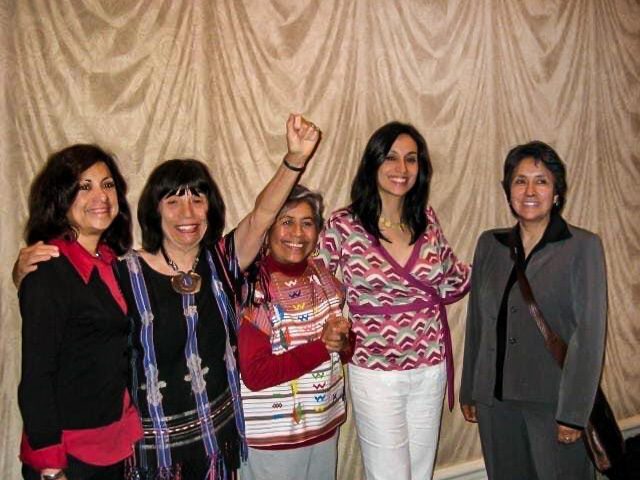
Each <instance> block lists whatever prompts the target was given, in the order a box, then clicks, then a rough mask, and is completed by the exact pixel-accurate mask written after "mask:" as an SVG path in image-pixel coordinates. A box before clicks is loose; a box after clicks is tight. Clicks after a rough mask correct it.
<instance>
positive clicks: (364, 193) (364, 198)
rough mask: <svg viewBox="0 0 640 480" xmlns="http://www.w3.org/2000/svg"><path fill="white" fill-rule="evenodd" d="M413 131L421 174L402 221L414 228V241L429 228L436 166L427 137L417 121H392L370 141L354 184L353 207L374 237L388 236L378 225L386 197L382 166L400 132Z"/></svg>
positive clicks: (357, 216) (405, 203) (406, 200)
mask: <svg viewBox="0 0 640 480" xmlns="http://www.w3.org/2000/svg"><path fill="white" fill-rule="evenodd" d="M403 134H404V135H409V136H410V137H411V138H412V139H413V140H414V141H415V142H416V145H417V146H418V178H417V179H416V183H415V185H414V186H413V187H412V188H411V190H409V191H408V192H407V194H406V195H405V197H404V201H403V203H402V222H403V223H404V224H406V225H407V226H408V227H409V229H410V230H411V243H412V244H413V243H415V242H416V240H417V239H418V238H419V237H420V236H421V235H422V234H423V233H424V232H425V230H426V229H427V215H426V213H425V210H426V206H427V201H428V200H429V186H430V183H431V175H432V173H433V169H432V167H431V159H430V157H429V149H428V147H427V142H426V141H425V139H424V137H423V136H422V135H421V134H420V132H418V130H416V128H415V127H414V126H413V125H410V124H408V123H400V122H390V123H387V124H386V125H383V126H382V127H380V128H379V129H378V130H376V131H375V132H374V133H373V135H371V138H370V139H369V141H368V142H367V146H366V147H365V149H364V153H363V154H362V159H361V160H360V166H359V167H358V171H357V173H356V176H355V178H354V179H353V183H352V184H351V205H350V206H349V210H350V211H351V212H352V213H353V214H354V215H355V217H356V218H357V219H358V220H359V221H360V223H361V224H362V226H363V227H364V228H365V230H366V231H367V232H369V233H370V234H372V235H373V236H374V237H376V238H378V239H380V238H384V236H383V235H382V233H381V232H380V227H379V226H378V220H379V218H380V213H381V212H382V200H381V199H380V192H379V191H378V169H379V168H380V165H382V163H383V162H384V161H385V158H386V156H387V154H388V153H389V150H391V146H392V145H393V143H394V142H395V141H396V139H397V138H398V137H399V136H400V135H403Z"/></svg>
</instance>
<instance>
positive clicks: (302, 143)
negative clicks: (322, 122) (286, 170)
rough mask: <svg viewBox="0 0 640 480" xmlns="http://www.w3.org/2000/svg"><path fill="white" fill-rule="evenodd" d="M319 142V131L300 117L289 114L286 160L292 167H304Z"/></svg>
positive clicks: (311, 123)
mask: <svg viewBox="0 0 640 480" xmlns="http://www.w3.org/2000/svg"><path fill="white" fill-rule="evenodd" d="M319 141H320V129H319V128H318V127H316V125H315V124H314V123H313V122H310V121H309V120H306V119H305V118H304V117H303V116H302V115H298V114H293V113H292V114H290V115H289V118H288V119H287V155H286V157H285V158H286V160H287V162H288V163H289V164H291V165H293V166H294V167H300V168H302V167H304V165H305V164H306V162H307V160H309V158H310V157H311V155H312V154H313V152H314V151H315V149H316V147H317V145H318V142H319Z"/></svg>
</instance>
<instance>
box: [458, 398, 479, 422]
mask: <svg viewBox="0 0 640 480" xmlns="http://www.w3.org/2000/svg"><path fill="white" fill-rule="evenodd" d="M460 410H462V416H463V417H464V419H465V420H466V421H467V422H471V423H478V415H477V410H476V406H475V405H468V404H464V403H461V404H460Z"/></svg>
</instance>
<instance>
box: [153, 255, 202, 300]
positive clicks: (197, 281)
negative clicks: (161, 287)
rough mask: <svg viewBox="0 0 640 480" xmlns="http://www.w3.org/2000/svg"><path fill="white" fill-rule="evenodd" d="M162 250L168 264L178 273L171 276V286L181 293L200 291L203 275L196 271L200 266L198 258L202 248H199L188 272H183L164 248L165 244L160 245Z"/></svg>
mask: <svg viewBox="0 0 640 480" xmlns="http://www.w3.org/2000/svg"><path fill="white" fill-rule="evenodd" d="M160 251H161V252H162V256H163V257H164V260H165V261H166V262H167V265H169V266H170V267H171V268H172V269H173V271H174V272H176V274H175V275H174V276H173V277H171V288H173V290H175V291H176V292H178V293H180V294H181V295H186V294H190V293H198V292H199V291H200V286H201V285H202V277H200V275H198V274H197V273H196V267H197V266H198V260H199V259H200V250H198V254H197V255H196V260H195V262H193V266H192V267H191V270H189V271H188V272H183V271H182V270H180V268H178V265H177V264H176V262H174V261H173V260H171V258H169V255H167V251H166V250H165V249H164V246H161V247H160Z"/></svg>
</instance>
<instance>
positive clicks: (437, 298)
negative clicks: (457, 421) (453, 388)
mask: <svg viewBox="0 0 640 480" xmlns="http://www.w3.org/2000/svg"><path fill="white" fill-rule="evenodd" d="M426 213H427V222H428V226H427V229H426V231H425V233H424V234H423V235H422V236H421V237H420V238H419V239H418V240H417V241H416V243H415V244H414V246H413V251H412V253H411V256H410V258H409V260H408V261H407V263H406V264H405V265H400V264H398V262H396V261H395V260H394V258H393V257H392V256H391V255H390V254H389V253H388V252H387V250H385V248H384V246H383V245H381V244H380V242H379V241H378V240H377V239H376V238H375V237H373V236H372V235H370V234H369V233H368V232H367V231H366V230H365V229H364V228H363V227H362V225H361V224H360V222H358V221H357V220H356V219H354V217H353V215H352V214H351V212H350V211H349V210H348V209H341V210H338V211H336V212H334V213H333V215H332V216H331V218H330V219H329V221H328V222H327V225H326V227H325V230H324V231H323V232H322V234H321V236H320V240H319V253H318V258H319V259H320V260H322V261H323V262H324V263H325V265H326V266H327V267H328V268H329V270H330V271H331V272H332V273H336V272H337V271H338V270H341V273H342V280H343V283H344V285H345V287H346V288H347V302H348V305H349V316H350V318H351V321H352V322H353V325H352V328H353V331H354V332H355V334H356V346H355V353H354V355H353V357H352V360H351V361H352V363H354V364H355V365H358V366H360V367H364V368H369V369H375V370H408V369H414V368H417V367H421V366H426V365H436V364H438V363H440V362H442V361H443V360H444V359H445V356H446V355H450V352H447V351H446V350H447V348H446V345H447V344H449V345H450V341H446V340H447V339H448V338H449V337H448V335H449V331H448V325H447V322H446V310H445V308H444V305H446V304H449V303H453V302H455V301H457V300H459V299H460V298H462V297H463V296H464V295H465V294H466V292H467V291H468V290H469V286H470V283H469V280H470V267H469V265H467V264H465V263H463V262H460V261H459V260H458V259H457V258H456V256H455V254H454V253H453V251H452V249H451V247H450V246H449V244H448V242H447V240H446V239H445V236H444V234H443V232H442V229H441V228H440V224H439V223H438V219H437V217H436V214H435V212H434V211H433V209H432V208H431V207H428V208H427V212H426ZM451 358H452V357H451ZM448 367H449V365H448ZM451 368H452V366H451ZM448 369H449V368H448ZM450 373H451V375H452V372H450ZM450 380H452V378H450Z"/></svg>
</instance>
